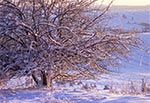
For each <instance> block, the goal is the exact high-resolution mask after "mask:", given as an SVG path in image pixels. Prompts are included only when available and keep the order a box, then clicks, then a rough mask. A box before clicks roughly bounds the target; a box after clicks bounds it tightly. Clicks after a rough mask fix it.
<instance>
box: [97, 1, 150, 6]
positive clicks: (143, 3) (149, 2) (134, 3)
mask: <svg viewBox="0 0 150 103" xmlns="http://www.w3.org/2000/svg"><path fill="white" fill-rule="evenodd" d="M99 1H100V2H101V1H102V0H99ZM110 1H111V0H104V2H105V3H106V2H110ZM113 5H129V6H143V5H150V0H114V3H113Z"/></svg>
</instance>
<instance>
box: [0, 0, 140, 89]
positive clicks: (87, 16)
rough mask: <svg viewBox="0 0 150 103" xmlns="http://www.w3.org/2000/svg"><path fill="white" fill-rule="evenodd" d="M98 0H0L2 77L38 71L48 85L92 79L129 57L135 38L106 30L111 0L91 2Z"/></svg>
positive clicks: (0, 70)
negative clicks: (107, 1)
mask: <svg viewBox="0 0 150 103" xmlns="http://www.w3.org/2000/svg"><path fill="white" fill-rule="evenodd" d="M96 1H97V0H1V1H0V79H8V80H9V79H10V78H12V77H14V76H23V75H32V74H33V72H35V71H38V72H41V73H42V74H45V77H46V80H47V83H46V85H48V86H49V87H51V86H52V81H68V80H71V81H72V80H79V79H95V78H96V77H97V76H98V75H99V74H102V73H106V72H107V71H108V67H109V66H116V65H117V64H118V61H119V60H121V59H122V58H127V57H128V56H129V54H130V53H131V48H132V47H136V46H137V44H138V42H139V40H138V38H136V37H135V36H134V35H132V33H125V34H122V32H120V31H115V32H109V31H108V30H107V29H106V28H105V25H103V22H104V21H105V20H106V19H107V15H106V14H107V11H108V10H109V8H110V5H111V4H112V2H110V4H109V5H107V6H106V7H104V6H102V5H100V6H99V7H97V6H96V7H95V6H94V4H95V2H96ZM43 77H44V76H43ZM35 78H36V77H35ZM35 80H36V79H35Z"/></svg>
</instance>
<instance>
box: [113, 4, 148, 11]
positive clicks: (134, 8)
mask: <svg viewBox="0 0 150 103" xmlns="http://www.w3.org/2000/svg"><path fill="white" fill-rule="evenodd" d="M111 9H112V10H115V11H127V10H136V11H139V10H142V11H150V5H146V6H124V5H119V6H118V5H113V6H112V7H111Z"/></svg>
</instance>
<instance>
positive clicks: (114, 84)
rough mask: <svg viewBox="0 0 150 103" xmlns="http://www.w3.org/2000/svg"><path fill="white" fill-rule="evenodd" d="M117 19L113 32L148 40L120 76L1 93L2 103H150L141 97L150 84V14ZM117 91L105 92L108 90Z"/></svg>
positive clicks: (126, 14) (120, 69)
mask: <svg viewBox="0 0 150 103" xmlns="http://www.w3.org/2000/svg"><path fill="white" fill-rule="evenodd" d="M112 13H113V15H114V18H113V19H112V20H111V21H110V22H109V26H111V27H113V28H118V27H120V28H121V29H125V30H131V29H136V30H139V31H141V32H145V33H141V34H140V36H141V38H142V39H143V40H144V42H145V44H144V45H143V47H145V49H144V50H135V54H134V55H133V56H132V57H130V59H129V61H123V62H122V66H121V67H118V68H114V71H116V73H111V74H104V75H101V76H100V80H98V81H92V80H91V81H90V80H89V81H86V82H83V84H82V85H80V86H79V85H77V84H75V85H74V86H73V87H71V86H67V85H65V86H63V87H56V90H54V91H53V92H52V91H50V90H47V89H46V88H39V89H24V90H22V89H18V90H11V89H5V90H0V103H70V102H75V103H141V102H143V103H150V94H141V93H140V90H141V82H142V81H141V79H144V80H145V81H146V83H147V84H150V31H149V30H150V29H148V28H150V27H149V26H145V25H150V11H128V12H125V11H123V12H121V11H119V12H112ZM131 82H133V84H132V85H134V86H135V87H136V89H137V91H136V94H134V95H130V94H129V93H125V92H127V91H128V92H130V91H132V88H130V87H131V86H132V85H131ZM86 83H87V84H88V85H89V87H90V85H92V84H96V87H94V88H90V89H85V88H83V86H84V85H86ZM106 85H107V86H108V87H111V88H112V89H114V90H115V91H114V92H113V93H110V90H103V89H104V86H106Z"/></svg>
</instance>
